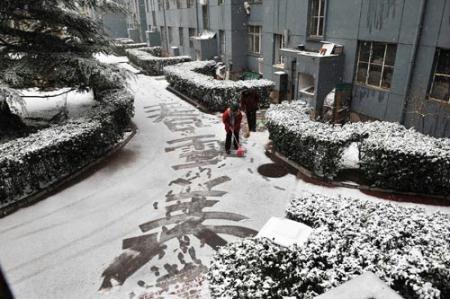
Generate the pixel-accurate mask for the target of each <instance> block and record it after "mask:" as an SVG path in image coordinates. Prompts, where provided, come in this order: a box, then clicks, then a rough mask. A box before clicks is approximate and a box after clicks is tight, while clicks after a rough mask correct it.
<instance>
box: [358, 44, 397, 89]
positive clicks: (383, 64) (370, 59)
mask: <svg viewBox="0 0 450 299" xmlns="http://www.w3.org/2000/svg"><path fill="white" fill-rule="evenodd" d="M364 43H369V44H370V49H369V57H368V60H367V61H361V52H362V48H363V47H362V45H363V44H364ZM374 45H384V53H383V60H382V62H381V64H380V63H375V62H373V47H374ZM389 46H395V53H394V60H393V64H392V65H390V64H387V63H386V57H387V55H386V54H387V52H388V47H389ZM396 58H397V44H394V43H385V42H376V41H358V55H357V61H356V70H355V78H354V82H355V83H356V84H360V85H363V86H368V87H373V88H377V89H382V90H385V91H389V90H390V89H391V88H392V78H393V77H394V71H395V60H396ZM360 64H366V65H367V67H366V73H365V81H364V82H362V81H359V80H358V73H359V69H360ZM373 66H376V67H381V72H380V79H379V82H378V85H374V84H371V83H369V78H370V70H371V67H373ZM389 68H390V69H392V78H391V80H390V82H389V87H388V88H387V87H383V82H385V81H384V80H383V78H384V75H385V70H388V69H389Z"/></svg>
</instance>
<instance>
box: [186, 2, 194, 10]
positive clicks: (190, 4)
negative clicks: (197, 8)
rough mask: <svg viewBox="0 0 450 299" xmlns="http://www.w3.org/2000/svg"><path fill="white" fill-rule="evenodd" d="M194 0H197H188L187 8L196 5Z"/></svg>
mask: <svg viewBox="0 0 450 299" xmlns="http://www.w3.org/2000/svg"><path fill="white" fill-rule="evenodd" d="M194 1H195V0H186V7H187V8H191V7H194Z"/></svg>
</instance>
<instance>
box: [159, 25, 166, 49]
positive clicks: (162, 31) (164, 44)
mask: <svg viewBox="0 0 450 299" xmlns="http://www.w3.org/2000/svg"><path fill="white" fill-rule="evenodd" d="M160 32H161V44H162V45H163V47H165V46H166V41H167V39H166V30H165V28H164V26H161V27H160Z"/></svg>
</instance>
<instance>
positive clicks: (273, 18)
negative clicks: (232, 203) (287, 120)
mask: <svg viewBox="0 0 450 299" xmlns="http://www.w3.org/2000/svg"><path fill="white" fill-rule="evenodd" d="M144 2H145V3H144V4H145V11H146V22H147V24H148V29H153V30H157V31H159V32H160V33H161V39H162V46H163V48H166V49H167V50H169V48H170V47H173V46H176V47H178V48H179V49H180V53H181V54H187V55H191V56H192V57H198V53H196V47H195V44H194V42H193V39H192V38H191V37H193V36H198V35H200V34H201V33H202V32H205V31H208V32H212V33H213V34H214V35H213V37H212V38H214V41H215V42H216V44H217V50H216V54H217V56H220V57H221V58H222V60H223V61H224V62H225V63H226V64H227V66H228V67H229V68H231V69H232V71H235V72H242V71H246V70H249V71H253V72H257V73H260V74H262V75H263V77H264V78H267V79H272V80H275V81H276V77H277V76H278V75H279V74H280V72H283V73H285V74H287V79H288V83H287V89H288V98H289V99H299V98H300V97H303V96H304V95H305V93H304V91H305V90H306V89H307V88H309V87H310V86H311V89H310V91H309V92H310V93H311V94H313V95H315V96H314V97H315V99H316V100H317V101H319V102H318V103H319V104H321V102H320V100H323V98H324V96H325V94H326V93H328V92H329V91H330V90H331V89H333V88H334V87H335V86H337V85H341V84H343V85H346V86H350V87H351V111H352V112H353V115H354V116H355V118H360V119H363V120H364V119H379V120H386V121H395V122H400V123H402V124H404V125H406V126H407V127H411V126H414V127H416V128H417V129H418V130H419V131H422V132H424V133H426V134H430V135H433V136H446V137H450V95H449V93H450V1H449V0H260V1H258V0H254V1H239V0H209V1H208V0H199V1H196V0H144ZM210 36H211V35H210ZM324 42H329V43H334V44H337V45H339V49H340V51H339V52H336V53H337V54H336V53H334V52H333V54H331V55H319V54H318V53H315V52H318V51H319V50H320V49H321V48H323V45H324ZM209 58H212V57H209Z"/></svg>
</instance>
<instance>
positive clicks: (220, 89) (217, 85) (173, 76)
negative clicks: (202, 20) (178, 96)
mask: <svg viewBox="0 0 450 299" xmlns="http://www.w3.org/2000/svg"><path fill="white" fill-rule="evenodd" d="M214 69H215V62H214V61H194V62H188V63H180V64H177V65H173V66H167V67H165V68H164V74H165V75H166V79H167V81H168V82H169V84H170V86H171V87H172V88H174V89H176V90H178V91H179V92H181V93H183V94H185V95H187V96H188V97H191V98H193V99H196V100H198V101H199V102H200V103H201V104H203V105H205V106H206V107H207V108H208V109H209V110H211V111H224V110H225V109H226V108H227V107H229V105H230V104H231V103H232V102H236V101H238V100H239V96H240V93H241V92H242V91H244V90H255V91H256V92H257V93H258V94H259V96H260V104H261V105H262V106H266V105H267V104H268V102H269V93H270V92H271V91H272V89H273V87H274V83H273V82H272V81H269V80H264V79H260V80H239V81H231V80H216V79H214V78H213V77H212V75H213V74H214Z"/></svg>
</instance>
